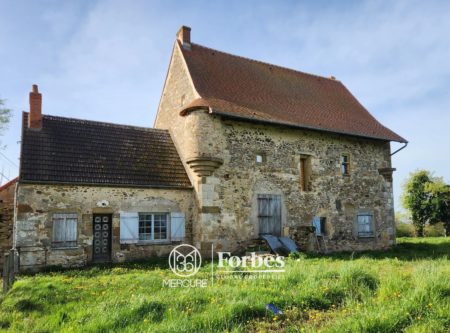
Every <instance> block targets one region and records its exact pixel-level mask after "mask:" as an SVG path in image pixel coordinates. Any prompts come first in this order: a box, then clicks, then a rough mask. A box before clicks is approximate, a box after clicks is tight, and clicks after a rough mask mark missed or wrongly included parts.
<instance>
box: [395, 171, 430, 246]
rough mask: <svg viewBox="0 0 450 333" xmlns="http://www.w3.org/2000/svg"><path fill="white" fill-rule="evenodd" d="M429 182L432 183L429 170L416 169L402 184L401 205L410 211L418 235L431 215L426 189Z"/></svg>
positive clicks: (421, 234) (419, 235) (421, 235)
mask: <svg viewBox="0 0 450 333" xmlns="http://www.w3.org/2000/svg"><path fill="white" fill-rule="evenodd" d="M429 183H432V176H431V174H430V172H428V171H426V170H418V171H416V172H413V173H411V174H410V176H409V179H408V180H407V181H406V183H405V185H404V194H403V198H402V201H403V206H404V207H405V208H406V209H408V210H409V211H410V213H411V219H412V223H413V225H414V228H415V230H416V235H417V236H418V237H423V235H424V232H423V230H424V228H425V224H426V223H427V221H429V220H430V219H431V217H432V206H431V205H430V204H429V193H428V192H427V190H426V188H427V184H429Z"/></svg>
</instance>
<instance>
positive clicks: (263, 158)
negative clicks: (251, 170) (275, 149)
mask: <svg viewBox="0 0 450 333" xmlns="http://www.w3.org/2000/svg"><path fill="white" fill-rule="evenodd" d="M264 162H266V154H264V153H259V154H256V163H258V164H259V163H264Z"/></svg>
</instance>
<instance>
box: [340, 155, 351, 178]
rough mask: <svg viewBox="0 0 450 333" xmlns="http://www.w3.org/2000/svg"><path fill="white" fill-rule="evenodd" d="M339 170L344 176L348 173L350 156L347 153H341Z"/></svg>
mask: <svg viewBox="0 0 450 333" xmlns="http://www.w3.org/2000/svg"><path fill="white" fill-rule="evenodd" d="M341 172H342V174H343V175H344V176H347V175H349V174H350V157H349V155H341Z"/></svg>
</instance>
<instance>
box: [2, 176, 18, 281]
mask: <svg viewBox="0 0 450 333" xmlns="http://www.w3.org/2000/svg"><path fill="white" fill-rule="evenodd" d="M15 189H16V181H12V182H10V183H8V184H5V185H4V186H2V187H1V189H0V267H3V257H4V253H5V252H7V251H9V250H10V249H11V248H12V242H13V237H12V234H13V221H14V192H15ZM0 274H1V273H0Z"/></svg>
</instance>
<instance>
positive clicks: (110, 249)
mask: <svg viewBox="0 0 450 333" xmlns="http://www.w3.org/2000/svg"><path fill="white" fill-rule="evenodd" d="M97 216H108V217H109V222H108V225H109V237H108V257H107V258H106V259H103V258H95V252H94V242H95V221H94V220H95V217H97ZM111 258H112V213H93V214H92V262H97V263H101V262H110V261H111Z"/></svg>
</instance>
